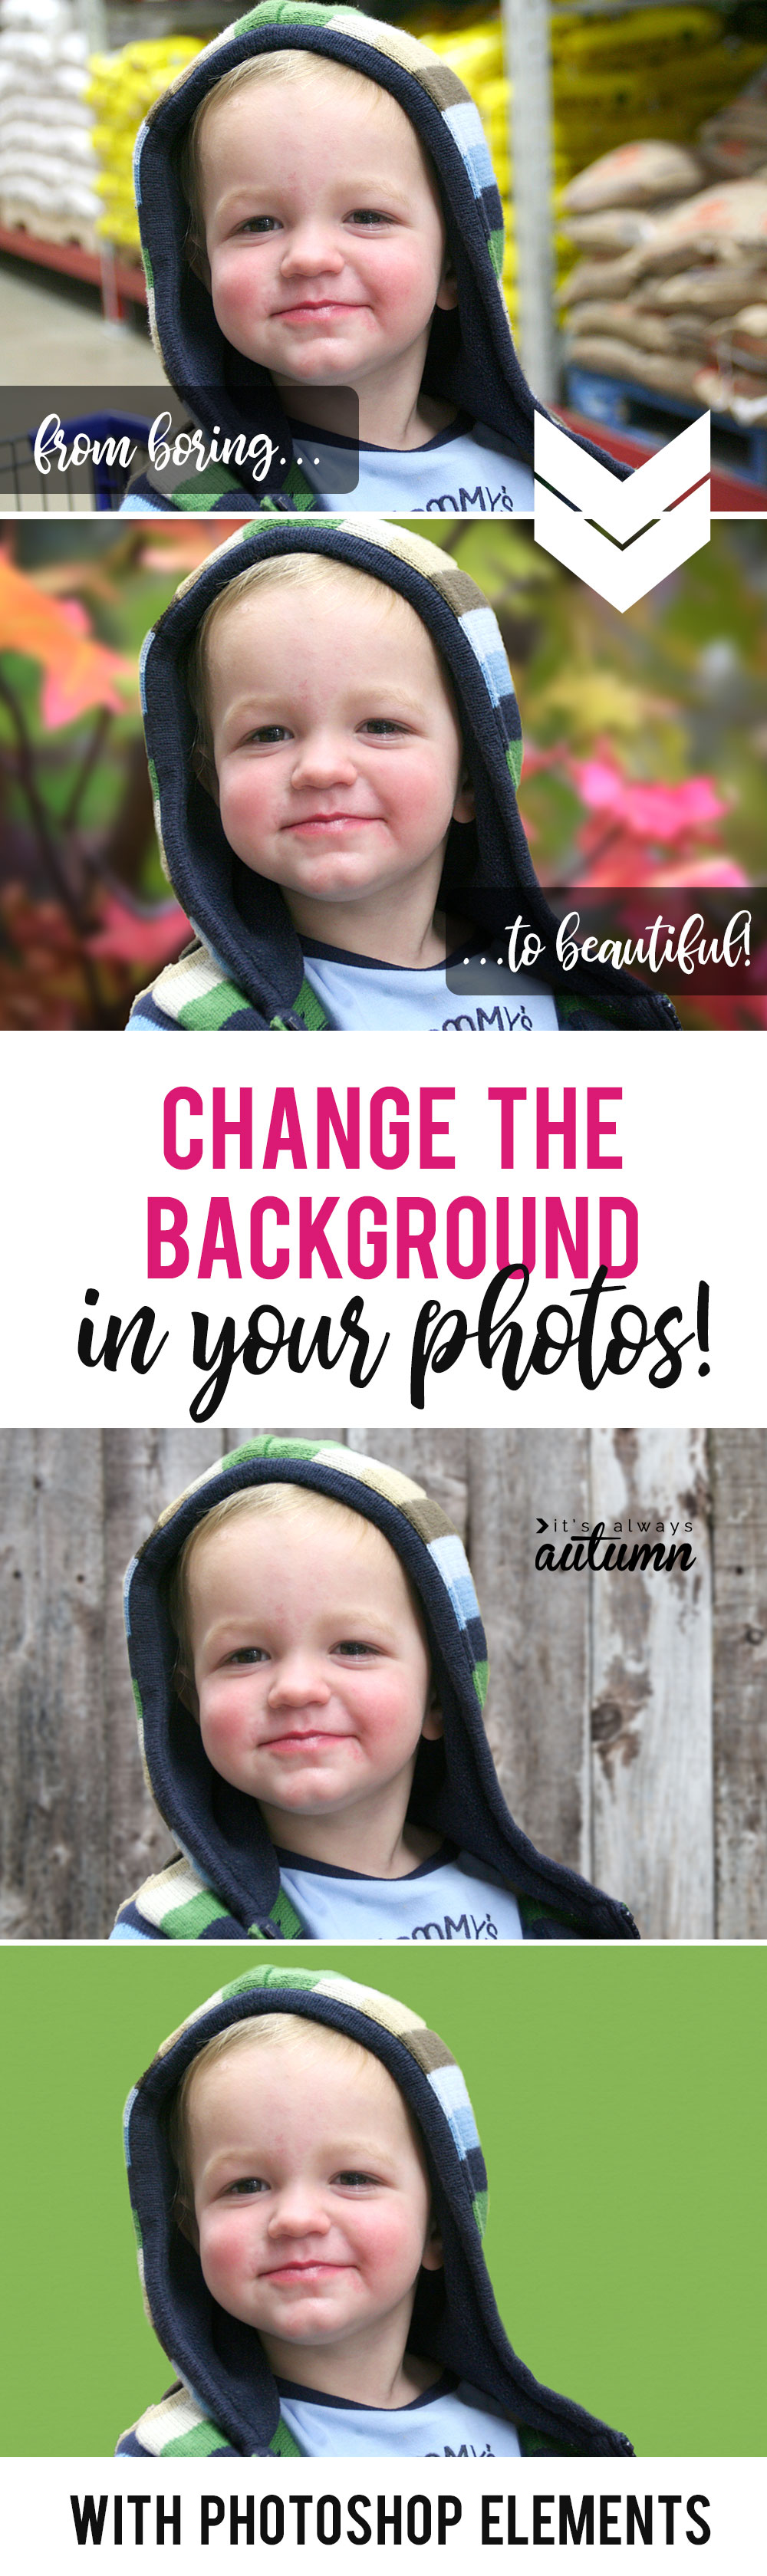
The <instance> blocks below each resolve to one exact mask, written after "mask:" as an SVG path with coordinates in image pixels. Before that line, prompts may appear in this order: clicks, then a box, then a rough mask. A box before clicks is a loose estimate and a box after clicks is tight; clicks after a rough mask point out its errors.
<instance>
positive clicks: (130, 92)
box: [87, 36, 204, 258]
mask: <svg viewBox="0 0 767 2576" xmlns="http://www.w3.org/2000/svg"><path fill="white" fill-rule="evenodd" d="M203 42H204V39H203V38H200V39H199V40H198V41H197V42H196V43H195V42H194V41H193V39H192V38H191V37H190V36H163V37H159V38H157V39H156V40H154V41H152V40H150V39H148V38H147V40H146V41H145V42H142V43H139V44H135V45H123V47H122V49H121V51H120V53H117V54H92V55H91V62H90V86H89V89H88V91H87V97H88V100H89V102H90V105H91V106H92V108H93V111H94V116H95V120H96V121H95V125H94V128H93V146H94V151H95V152H96V155H97V158H98V161H99V163H100V165H101V166H100V169H99V172H98V175H97V177H96V180H95V183H94V184H95V187H96V191H97V194H98V195H99V196H100V198H101V200H102V205H103V213H102V214H101V215H99V217H98V219H97V225H96V229H97V231H98V232H100V233H103V234H104V235H105V238H106V240H107V241H110V242H113V243H114V247H115V249H116V250H120V251H122V252H123V253H126V252H127V253H128V255H129V256H133V257H136V258H139V257H140V252H141V243H140V238H139V228H138V217H137V214H136V207H135V202H134V196H133V146H134V143H135V140H136V135H137V133H138V130H139V126H140V125H142V124H143V121H144V117H145V116H146V113H147V109H148V108H150V107H151V105H152V101H153V99H155V98H160V97H161V96H162V93H163V90H166V89H168V88H169V86H170V83H171V81H172V80H175V77H176V73H177V72H180V71H183V70H184V69H185V67H186V64H187V63H190V62H192V61H193V60H194V56H195V54H199V53H201V52H202V47H203Z"/></svg>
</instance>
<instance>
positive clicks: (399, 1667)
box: [189, 1511, 440, 1844]
mask: <svg viewBox="0 0 767 2576" xmlns="http://www.w3.org/2000/svg"><path fill="white" fill-rule="evenodd" d="M189 1611H190V1630H191V1641H192V1651H193V1657H194V1683H195V1693H196V1702H197V1713H198V1717H199V1725H200V1732H201V1735H202V1740H203V1744H204V1746H205V1750H206V1753H207V1754H208V1757H209V1760H210V1762H211V1763H212V1765H213V1769H214V1771H218V1772H219V1773H220V1775H221V1778H222V1779H224V1780H228V1781H230V1782H231V1784H232V1786H233V1787H235V1788H237V1789H244V1790H245V1791H246V1793H247V1795H248V1796H249V1797H251V1798H257V1799H258V1800H259V1803H260V1805H261V1806H262V1808H263V1812H264V1816H265V1819H266V1822H267V1825H268V1827H269V1830H270V1832H271V1833H272V1836H273V1839H274V1841H275V1842H277V1843H278V1844H279V1842H280V1839H281V1834H280V1820H281V1818H282V1819H284V1820H285V1821H286V1823H287V1822H288V1820H289V1819H290V1818H292V1817H294V1816H322V1815H329V1816H330V1815H337V1814H338V1813H339V1812H340V1811H341V1810H342V1809H345V1808H350V1807H354V1806H358V1805H360V1803H361V1802H363V1801H364V1802H366V1804H367V1807H368V1811H369V1812H373V1811H375V1810H376V1807H377V1806H378V1805H382V1806H383V1805H385V1806H386V1807H387V1809H388V1805H389V1802H390V1800H391V1798H392V1796H394V1798H395V1800H396V1802H397V1804H398V1805H401V1815H402V1818H404V1815H405V1811H406V1806H407V1799H408V1796H409V1791H410V1783H411V1780H412V1775H413V1769H414V1764H415V1756H416V1751H417V1748H418V1743H419V1739H420V1737H421V1735H422V1733H426V1734H431V1735H436V1734H438V1733H439V1731H440V1721H439V1718H438V1716H437V1715H436V1714H435V1713H434V1712H433V1711H431V1710H430V1705H429V1702H430V1667H429V1654H428V1649H427V1645H426V1640H425V1636H424V1634H423V1631H422V1629H421V1627H420V1624H419V1621H418V1619H417V1617H416V1613H415V1609H414V1607H413V1604H412V1602H411V1599H410V1594H409V1592H408V1588H407V1584H406V1582H405V1577H404V1575H403V1572H402V1568H401V1566H400V1564H399V1561H398V1559H397V1557H396V1556H395V1554H394V1551H393V1549H392V1548H390V1547H389V1546H388V1543H387V1541H386V1540H385V1539H382V1538H381V1536H380V1534H379V1532H378V1531H376V1530H371V1529H369V1527H368V1526H367V1525H366V1524H365V1523H363V1522H361V1523H360V1535H359V1538H357V1536H356V1534H355V1535H354V1536H352V1538H351V1541H350V1538H349V1534H348V1530H347V1527H346V1525H345V1522H344V1521H343V1520H342V1519H340V1518H339V1524H338V1528H337V1529H336V1528H334V1526H333V1522H332V1519H331V1518H330V1516H329V1515H325V1514H324V1513H323V1514H322V1515H320V1514H317V1515H316V1516H315V1515H313V1514H312V1513H311V1512H310V1511H307V1512H306V1513H305V1514H304V1513H298V1514H297V1515H296V1516H295V1518H294V1517H292V1516H289V1515H288V1516H286V1517H285V1518H283V1517H282V1516H281V1515H280V1514H276V1515H275V1516H274V1517H273V1518H272V1517H268V1516H266V1515H264V1516H263V1517H262V1516H261V1515H259V1514H257V1513H254V1514H252V1515H250V1514H243V1515H242V1516H241V1517H238V1518H237V1519H234V1520H232V1521H231V1522H230V1523H229V1524H228V1526H227V1525H224V1526H223V1527H222V1528H219V1529H218V1530H214V1531H212V1532H211V1534H210V1536H209V1537H205V1536H203V1537H202V1538H201V1539H200V1541H199V1545H198V1546H197V1547H196V1548H195V1550H194V1552H193V1555H192V1558H191V1562H190V1567H189ZM288 1838H289V1837H288Z"/></svg>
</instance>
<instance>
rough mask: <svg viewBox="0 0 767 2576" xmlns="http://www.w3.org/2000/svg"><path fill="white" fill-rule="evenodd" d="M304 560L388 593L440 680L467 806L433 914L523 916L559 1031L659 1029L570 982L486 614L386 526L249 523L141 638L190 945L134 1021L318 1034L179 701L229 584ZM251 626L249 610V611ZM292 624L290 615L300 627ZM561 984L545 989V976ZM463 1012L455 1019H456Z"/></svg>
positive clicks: (290, 951)
mask: <svg viewBox="0 0 767 2576" xmlns="http://www.w3.org/2000/svg"><path fill="white" fill-rule="evenodd" d="M297 552H311V553H315V554H323V555H330V556H333V557H335V558H337V560H338V561H339V562H341V563H344V564H348V565H351V566H356V567H357V568H358V569H359V570H360V571H361V572H366V573H368V574H370V575H372V577H373V578H374V579H375V580H376V581H380V582H384V583H385V584H386V585H387V587H388V588H390V589H392V590H396V591H398V592H399V593H400V594H401V596H402V598H403V599H405V600H407V601H408V602H409V604H410V606H411V607H412V608H414V609H415V611H416V614H417V615H418V616H419V617H421V618H422V619H423V622H424V625H425V626H427V627H428V629H429V633H430V635H431V636H432V639H433V642H434V644H435V645H436V647H437V650H438V652H439V653H441V655H442V656H443V659H444V661H445V663H446V664H447V667H448V670H449V672H450V677H451V681H452V685H453V689H454V692H455V698H456V703H457V707H458V712H459V717H460V723H461V730H462V733H463V740H464V748H465V752H466V758H467V765H468V769H469V771H470V774H471V780H472V785H473V789H474V798H475V806H476V820H475V821H474V822H472V823H457V822H454V823H453V824H452V826H451V830H450V834H449V838H448V845H447V851H446V855H445V865H444V870H443V877H442V884H441V888H440V898H439V899H440V903H441V905H442V906H443V908H444V909H445V910H446V911H447V912H451V913H454V914H456V915H458V914H460V915H461V916H462V917H463V918H464V919H466V920H469V921H470V922H471V923H472V924H473V926H474V928H475V929H476V930H478V931H479V932H480V933H482V934H483V935H484V933H485V932H487V933H488V934H490V933H492V932H494V933H496V934H497V931H498V911H499V904H500V906H501V912H502V918H507V917H510V916H507V915H506V904H507V902H508V904H509V905H511V907H512V911H513V910H515V909H518V908H522V909H523V912H524V918H525V920H526V921H527V922H528V923H529V924H530V926H531V927H532V928H533V929H534V930H536V931H537V933H538V936H539V938H540V939H541V940H542V941H543V942H544V943H545V944H546V954H545V955H544V956H543V957H542V958H541V961H540V965H539V968H538V970H537V971H538V972H540V974H541V976H542V979H543V980H545V981H546V982H547V983H552V982H554V984H555V1001H556V1006H557V1011H558V1016H559V1020H560V1025H561V1026H562V1027H565V1028H575V1029H588V1028H602V1027H604V1026H607V1027H611V1028H615V1027H618V1028H658V1027H660V1028H665V1029H668V1028H670V1027H674V1026H675V1025H676V1019H675V1014H674V1012H673V1011H672V1010H671V1007H670V1004H669V1003H667V1002H665V1001H664V1000H663V998H662V996H659V995H656V994H654V993H651V992H650V991H649V990H648V989H647V988H646V987H645V986H644V985H642V984H640V983H639V982H638V981H637V979H636V977H634V976H632V975H629V974H626V973H625V972H623V971H620V972H616V970H615V969H614V968H613V967H611V966H606V965H594V966H584V967H582V968H578V969H576V970H574V971H573V972H572V973H570V974H568V975H567V976H566V977H565V976H562V973H561V969H559V968H558V966H557V961H556V951H555V945H554V943H555V940H556V929H557V925H556V922H555V920H554V916H553V914H552V912H551V910H550V908H549V905H548V904H547V902H546V898H545V895H544V893H543V891H542V888H541V887H540V886H539V884H538V881H537V878H536V876H535V872H534V869H533V865H532V861H531V858H530V852H529V850H528V846H527V841H526V839H525V833H524V828H523V825H522V822H521V818H520V813H519V807H518V804H517V788H518V785H519V777H520V770H521V766H522V731H521V725H520V718H519V708H518V705H517V700H516V696H515V691H514V683H513V680H512V677H511V672H510V670H509V665H508V662H507V659H506V654H505V651H504V646H503V641H502V637H501V634H500V630H499V627H498V625H497V622H496V619H495V617H494V615H493V611H492V609H491V608H490V607H489V605H488V602H487V600H486V598H485V596H484V593H483V591H481V590H479V589H478V587H477V584H476V582H473V581H471V580H470V579H469V576H468V574H467V573H465V572H462V571H461V570H460V569H459V567H458V565H457V564H455V563H454V562H453V560H452V557H451V556H450V555H449V554H447V553H446V552H445V551H444V550H443V548H442V547H441V546H436V545H433V544H431V542H430V541H429V539H428V538H426V537H422V536H421V535H420V534H417V533H414V531H413V530H412V529H409V528H407V527H404V526H402V525H400V524H399V523H398V522H397V521H396V520H384V519H375V518H368V517H366V516H364V515H363V514H362V513H358V514H357V516H356V517H354V518H351V517H349V518H346V517H344V518H331V517H325V518H320V519H291V520H288V519H286V518H269V519H266V520H265V519H256V520H253V521H251V522H250V524H249V525H248V526H246V527H244V528H243V530H242V532H241V533H240V532H239V531H238V532H237V533H236V534H235V535H234V536H233V537H229V538H227V540H226V542H225V543H224V544H223V545H222V546H219V547H217V548H216V549H215V551H214V552H213V553H212V554H210V555H208V557H207V559H206V561H205V563H204V564H203V565H202V566H201V567H200V569H198V570H197V571H195V572H194V573H192V574H191V575H190V576H189V577H188V578H187V579H186V580H185V581H183V582H182V583H181V585H180V588H179V589H178V590H177V592H176V596H175V599H174V600H173V601H172V602H171V606H170V608H167V609H166V610H165V613H164V615H163V616H162V617H161V618H160V620H159V623H158V625H157V626H156V627H153V628H152V630H151V632H150V634H149V635H148V636H147V638H146V642H145V644H144V649H143V654H142V664H141V685H142V702H143V708H144V726H145V732H146V741H147V752H148V757H149V769H150V776H151V781H152V791H153V795H154V800H155V820H156V825H157V833H158V838H159V843H160V850H161V853H162V857H163V864H164V867H165V870H166V874H167V875H168V877H169V878H170V881H171V884H172V885H173V887H174V889H175V892H176V894H177V896H178V900H179V903H181V904H182V905H183V907H184V911H185V912H186V914H187V915H188V918H189V919H190V920H191V921H192V923H193V924H194V928H195V931H196V932H197V934H198V945H197V946H196V947H195V948H194V949H193V950H192V951H191V953H187V954H186V955H185V956H184V957H183V958H182V959H181V960H180V961H179V963H178V964H176V965H174V966H170V967H166V969H165V970H164V972H163V973H162V974H161V975H160V976H159V977H158V979H157V982H156V983H155V984H154V986H153V987H152V988H151V991H150V992H149V993H148V994H140V995H139V997H138V1001H137V1003H136V1004H135V1005H134V1011H133V1014H132V1017H133V1018H134V1021H136V1022H137V1023H138V1024H139V1025H140V1026H148V1027H153V1028H156V1027H159V1028H165V1029H168V1028H170V1029H174V1028H182V1029H221V1028H227V1029H267V1028H272V1029H274V1028H292V1029H301V1030H303V1029H313V1030H316V1029H321V1028H322V1027H324V1025H325V1018H324V1013H323V1010H322V1006H321V1004H320V1002H319V1001H318V999H317V997H316V995H315V993H314V992H313V991H312V988H311V985H310V984H309V983H308V981H307V979H306V978H305V976H304V961H303V954H302V950H301V944H300V941H299V938H298V934H297V932H296V930H295V929H294V927H293V923H292V920H291V917H290V913H289V911H288V907H287V904H286V902H285V899H284V896H283V895H282V893H281V890H280V888H279V886H277V885H274V884H271V883H268V882H267V880H266V879H265V878H264V877H259V876H257V875H256V874H255V872H254V870H253V869H252V868H247V867H245V866H244V865H243V863H242V862H241V861H240V860H239V859H237V858H235V856H234V854H233V852H232V850H231V849H230V847H229V844H228V842H227V841H226V839H225V837H224V833H223V830H222V827H221V818H220V815H219V811H218V806H217V805H216V804H215V803H214V801H213V799H212V797H211V796H209V795H208V794H207V792H206V790H205V789H204V788H203V786H202V785H201V783H200V781H199V779H198V778H197V777H196V775H195V771H194V764H193V752H194V745H195V739H196V719H195V715H194V709H193V706H192V702H191V698H190V695H189V690H188V686H187V670H188V664H189V655H190V650H191V646H192V643H193V640H194V636H195V634H196V631H197V628H198V626H199V624H200V621H201V619H202V617H203V616H204V614H205V611H206V609H207V608H208V607H209V606H210V604H211V602H212V600H213V599H214V598H216V597H217V596H218V594H219V592H221V591H222V590H224V589H226V587H227V585H228V583H229V582H231V581H234V580H235V579H236V577H237V575H238V574H239V573H241V572H244V571H245V569H246V568H247V567H248V566H249V565H250V564H253V563H256V562H260V561H261V560H262V559H264V558H265V557H267V556H270V555H277V554H295V553H297ZM253 613H254V614H256V613H257V610H256V608H255V605H254V612H253ZM297 613H298V612H297ZM557 975H559V977H560V982H559V985H558V986H557V985H556V977H557ZM457 1008H460V1004H457Z"/></svg>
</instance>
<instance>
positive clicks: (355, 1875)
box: [277, 1845, 522, 1941]
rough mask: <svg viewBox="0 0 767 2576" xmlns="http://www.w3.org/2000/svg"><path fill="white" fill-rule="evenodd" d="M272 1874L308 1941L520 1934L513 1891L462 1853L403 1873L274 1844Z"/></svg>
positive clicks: (439, 1855) (517, 1937)
mask: <svg viewBox="0 0 767 2576" xmlns="http://www.w3.org/2000/svg"><path fill="white" fill-rule="evenodd" d="M277 1858H278V1861H279V1864H280V1880H281V1883H282V1886H283V1887H284V1888H285V1890H286V1893H287V1895H288V1896H290V1897H292V1900H293V1904H294V1905H295V1907H296V1909H297V1911H298V1913H299V1914H300V1916H301V1921H302V1923H303V1925H304V1929H305V1931H306V1933H307V1934H308V1937H309V1939H310V1941H338V1940H340V1941H521V1940H522V1924H521V1920H520V1913H519V1906H518V1904H517V1900H516V1897H515V1896H513V1895H512V1894H511V1891H510V1889H509V1888H506V1887H504V1886H503V1882H502V1880H501V1879H500V1878H498V1877H496V1874H495V1871H494V1870H492V1869H484V1868H483V1867H482V1865H481V1863H480V1862H479V1861H476V1860H473V1859H472V1857H471V1854H470V1853H469V1852H453V1850H452V1849H451V1847H450V1845H448V1846H447V1855H445V1852H444V1851H442V1852H435V1854H434V1857H433V1859H432V1860H424V1861H421V1863H420V1865H419V1867H418V1869H413V1870H410V1871H409V1872H408V1875H407V1877H406V1878H363V1877H362V1876H361V1875H360V1874H359V1872H357V1871H356V1870H344V1869H336V1868H334V1867H333V1866H332V1864H329V1863H328V1862H326V1861H319V1860H316V1861H314V1860H304V1859H303V1857H302V1856H297V1855H295V1854H294V1853H291V1852H286V1851H278V1853H277Z"/></svg>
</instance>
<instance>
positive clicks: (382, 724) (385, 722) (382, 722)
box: [360, 716, 407, 738]
mask: <svg viewBox="0 0 767 2576" xmlns="http://www.w3.org/2000/svg"><path fill="white" fill-rule="evenodd" d="M360 731H361V732H363V733H368V734H371V733H372V734H374V735H375V736H376V737H378V738H380V736H381V735H382V734H388V733H398V734H404V733H407V725H404V724H398V722H397V718H396V716H366V717H365V722H364V725H362V726H361V727H360Z"/></svg>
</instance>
